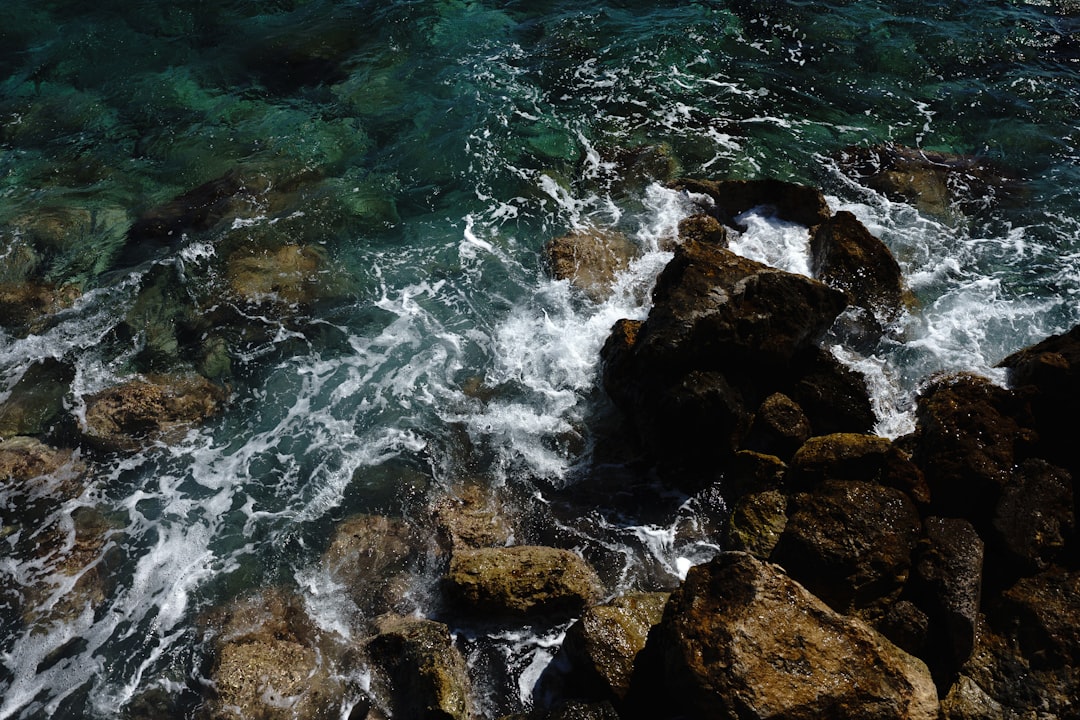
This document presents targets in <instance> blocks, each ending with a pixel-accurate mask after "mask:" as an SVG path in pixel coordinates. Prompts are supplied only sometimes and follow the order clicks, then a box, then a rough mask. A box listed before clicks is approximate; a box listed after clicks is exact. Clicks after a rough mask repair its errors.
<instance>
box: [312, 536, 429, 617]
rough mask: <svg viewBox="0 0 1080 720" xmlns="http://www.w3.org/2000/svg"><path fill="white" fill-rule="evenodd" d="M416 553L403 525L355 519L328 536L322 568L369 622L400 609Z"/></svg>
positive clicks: (417, 543) (418, 545) (416, 543)
mask: <svg viewBox="0 0 1080 720" xmlns="http://www.w3.org/2000/svg"><path fill="white" fill-rule="evenodd" d="M422 549H423V543H422V540H421V538H420V536H419V534H418V533H417V531H416V529H415V528H413V527H412V525H410V524H409V523H408V522H407V521H405V520H403V519H400V518H391V517H386V516H384V515H355V516H353V517H350V518H348V519H346V520H345V521H343V522H342V523H341V524H340V525H338V526H337V528H336V529H335V530H334V535H333V538H332V539H331V541H330V546H329V547H328V548H327V550H326V552H325V553H324V554H323V558H322V563H323V566H324V567H326V569H327V570H328V571H329V573H330V575H331V577H333V578H334V579H335V580H336V581H337V582H339V583H341V584H342V585H344V586H345V592H346V593H348V595H349V597H350V599H352V601H353V602H354V603H355V604H356V606H357V607H358V608H360V610H361V611H363V612H364V613H365V614H367V615H368V616H374V615H377V614H379V613H383V612H386V611H387V610H390V609H397V610H404V609H405V607H404V604H405V594H406V592H407V590H408V586H409V577H410V575H409V573H410V570H415V567H416V564H417V563H418V561H419V558H420V556H421V554H422Z"/></svg>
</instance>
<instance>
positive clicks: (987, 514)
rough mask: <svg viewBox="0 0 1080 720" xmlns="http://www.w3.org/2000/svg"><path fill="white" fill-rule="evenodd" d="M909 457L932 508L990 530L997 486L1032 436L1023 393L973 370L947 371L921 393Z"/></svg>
mask: <svg viewBox="0 0 1080 720" xmlns="http://www.w3.org/2000/svg"><path fill="white" fill-rule="evenodd" d="M915 417H916V423H917V430H916V436H915V438H914V443H913V448H914V450H913V452H912V459H913V460H914V461H915V463H916V464H917V465H918V466H919V467H920V468H921V469H922V471H923V473H924V475H925V476H926V481H927V484H928V485H929V486H930V494H931V499H932V507H933V511H934V512H935V513H936V514H939V515H942V516H944V517H964V518H967V519H969V520H971V522H972V523H974V525H975V528H976V529H977V530H979V531H980V532H981V533H989V525H990V522H991V520H992V518H993V516H994V512H995V510H996V508H997V505H998V502H999V500H1000V498H1001V494H1002V491H1003V490H1004V488H1005V486H1006V485H1007V484H1008V483H1009V481H1010V480H1011V479H1012V476H1013V469H1014V468H1015V466H1016V465H1017V463H1018V462H1019V460H1020V459H1021V458H1022V457H1023V456H1024V455H1025V454H1026V453H1027V452H1028V451H1029V450H1030V448H1031V447H1032V446H1033V445H1034V443H1035V440H1036V436H1035V433H1034V432H1033V431H1032V430H1031V427H1030V423H1031V420H1030V417H1029V415H1028V413H1027V410H1026V404H1025V402H1024V401H1023V398H1021V397H1019V396H1017V395H1016V394H1014V393H1012V392H1010V391H1009V390H1006V389H1004V388H1001V387H998V386H997V385H994V384H993V383H991V382H990V381H989V380H986V379H985V378H981V377H978V376H975V375H951V376H947V377H944V378H941V379H938V380H936V381H934V382H932V383H931V384H930V385H929V386H928V387H927V388H926V389H924V390H923V391H922V393H920V395H919V398H918V405H917V408H916V411H915Z"/></svg>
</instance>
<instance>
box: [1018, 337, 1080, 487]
mask: <svg viewBox="0 0 1080 720" xmlns="http://www.w3.org/2000/svg"><path fill="white" fill-rule="evenodd" d="M999 366H1000V367H1006V368H1009V382H1010V384H1011V385H1012V386H1013V387H1015V388H1024V389H1025V391H1026V392H1027V393H1028V394H1029V395H1030V396H1031V409H1032V413H1033V415H1034V419H1035V423H1036V428H1037V430H1038V433H1039V440H1040V451H1041V454H1042V455H1043V456H1044V457H1046V458H1047V459H1049V460H1051V461H1052V462H1056V463H1057V464H1060V465H1064V466H1065V467H1067V468H1068V469H1069V470H1071V471H1072V472H1073V474H1074V475H1075V474H1076V473H1077V471H1080V460H1078V459H1077V455H1076V448H1075V433H1074V432H1073V413H1074V411H1075V408H1076V406H1077V404H1078V403H1080V326H1077V327H1075V328H1073V329H1072V330H1070V331H1069V332H1067V333H1065V334H1063V335H1054V336H1051V337H1048V338H1047V339H1045V340H1043V341H1042V342H1040V343H1037V344H1035V345H1032V346H1031V347H1028V348H1025V349H1023V350H1020V351H1019V352H1016V353H1013V354H1012V355H1010V356H1009V357H1007V358H1005V359H1004V360H1002V361H1001V362H1000V363H999Z"/></svg>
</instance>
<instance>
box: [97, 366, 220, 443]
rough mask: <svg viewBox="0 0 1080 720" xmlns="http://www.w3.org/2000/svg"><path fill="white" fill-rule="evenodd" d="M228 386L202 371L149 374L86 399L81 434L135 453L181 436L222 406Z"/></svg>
mask: <svg viewBox="0 0 1080 720" xmlns="http://www.w3.org/2000/svg"><path fill="white" fill-rule="evenodd" d="M226 397H227V392H226V391H225V389H224V388H222V387H220V386H218V385H215V384H214V383H212V382H210V381H209V380H207V379H206V378H203V377H201V376H198V375H180V376H175V375H174V376H163V375H157V376H155V375H151V376H147V377H146V379H145V380H141V379H136V380H130V381H128V382H126V383H123V384H122V385H116V386H114V387H111V388H108V389H106V390H103V391H101V392H99V393H95V394H94V395H91V396H89V397H87V398H86V415H85V423H84V425H83V436H84V437H85V438H86V440H87V442H89V443H90V444H91V445H92V446H93V447H95V448H97V449H99V450H103V451H105V452H134V451H136V450H139V449H141V448H143V447H145V446H147V445H150V444H151V443H153V442H156V441H158V440H164V441H166V442H168V441H169V440H175V439H179V438H181V437H183V435H184V433H186V432H187V430H188V429H189V428H191V427H194V426H197V425H198V424H199V423H201V422H204V421H206V420H207V419H209V418H210V417H212V416H213V415H215V414H216V413H217V412H219V410H220V409H221V407H222V406H223V404H224V402H225V400H226Z"/></svg>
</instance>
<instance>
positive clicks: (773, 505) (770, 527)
mask: <svg viewBox="0 0 1080 720" xmlns="http://www.w3.org/2000/svg"><path fill="white" fill-rule="evenodd" d="M787 507H788V500H787V496H785V495H784V494H783V493H781V492H779V491H778V490H765V491H764V492H757V493H750V494H749V495H744V496H743V497H742V498H740V499H739V501H738V502H737V503H736V504H735V508H734V509H733V510H732V511H731V518H730V520H729V521H728V527H727V546H728V547H729V548H730V549H732V550H742V551H744V552H748V553H750V554H751V555H753V556H754V557H756V558H757V559H758V560H768V559H769V558H770V557H771V556H772V553H773V550H774V549H775V548H776V543H778V542H779V541H780V536H781V535H782V534H783V532H784V527H785V526H787V520H788V518H787Z"/></svg>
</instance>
